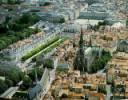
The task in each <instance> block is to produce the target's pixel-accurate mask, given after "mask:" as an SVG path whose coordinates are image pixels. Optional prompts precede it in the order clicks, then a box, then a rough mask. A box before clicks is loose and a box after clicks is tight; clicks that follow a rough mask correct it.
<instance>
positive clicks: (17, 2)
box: [0, 0, 21, 5]
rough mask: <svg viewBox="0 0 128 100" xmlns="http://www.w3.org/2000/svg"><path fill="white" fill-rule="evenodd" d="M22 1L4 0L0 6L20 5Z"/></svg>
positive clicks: (0, 0) (1, 0)
mask: <svg viewBox="0 0 128 100" xmlns="http://www.w3.org/2000/svg"><path fill="white" fill-rule="evenodd" d="M20 3H21V1H20V0H7V1H4V0H0V5H1V4H11V5H12V4H20Z"/></svg>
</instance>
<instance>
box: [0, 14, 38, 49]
mask: <svg viewBox="0 0 128 100" xmlns="http://www.w3.org/2000/svg"><path fill="white" fill-rule="evenodd" d="M10 20H11V19H10V18H9V17H7V18H6V20H5V22H4V23H3V24H0V32H1V33H0V50H2V49H4V48H6V47H7V46H8V45H10V44H12V43H14V42H16V41H18V40H22V39H24V38H26V37H29V36H30V35H31V34H34V33H37V32H38V31H39V30H38V29H37V28H36V29H28V28H27V27H29V26H30V25H33V24H34V23H36V22H37V21H39V17H37V16H36V15H35V14H29V13H28V14H23V15H22V16H21V17H20V18H19V19H17V20H15V21H13V22H10Z"/></svg>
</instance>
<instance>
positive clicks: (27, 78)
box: [0, 68, 44, 94]
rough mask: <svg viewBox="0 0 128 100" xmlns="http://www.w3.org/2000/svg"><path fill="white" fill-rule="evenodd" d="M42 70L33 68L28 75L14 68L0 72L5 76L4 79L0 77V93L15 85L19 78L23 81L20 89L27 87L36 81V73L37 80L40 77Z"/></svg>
mask: <svg viewBox="0 0 128 100" xmlns="http://www.w3.org/2000/svg"><path fill="white" fill-rule="evenodd" d="M43 71H44V70H43V68H34V69H33V70H32V71H31V72H30V73H29V74H28V75H27V74H24V73H23V72H21V71H19V70H16V69H12V70H10V71H7V72H0V75H1V76H5V80H2V79H0V94H2V93H3V92H5V91H6V90H7V89H8V88H9V87H12V86H16V85H17V83H18V82H20V81H21V80H22V81H23V84H22V85H21V89H22V90H26V89H29V88H30V87H31V86H32V85H33V82H35V81H36V75H37V79H38V80H40V79H41V77H42V75H43Z"/></svg>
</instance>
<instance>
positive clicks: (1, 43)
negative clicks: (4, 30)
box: [0, 29, 35, 50]
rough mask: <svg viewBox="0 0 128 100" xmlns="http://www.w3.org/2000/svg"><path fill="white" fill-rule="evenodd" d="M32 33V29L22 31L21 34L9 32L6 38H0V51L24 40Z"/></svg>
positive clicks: (33, 31)
mask: <svg viewBox="0 0 128 100" xmlns="http://www.w3.org/2000/svg"><path fill="white" fill-rule="evenodd" d="M34 33H35V30H34V29H24V30H23V31H21V32H14V31H9V32H8V35H7V36H1V37H0V50H2V49H4V48H6V47H8V46H9V45H10V44H12V43H15V42H17V41H19V40H22V39H25V38H27V37H29V36H30V35H32V34H34Z"/></svg>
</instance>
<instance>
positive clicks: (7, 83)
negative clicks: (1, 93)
mask: <svg viewBox="0 0 128 100" xmlns="http://www.w3.org/2000/svg"><path fill="white" fill-rule="evenodd" d="M5 84H6V85H7V86H8V88H9V87H11V86H13V81H12V80H10V79H5Z"/></svg>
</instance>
